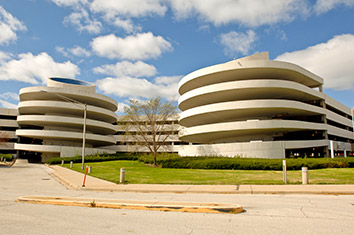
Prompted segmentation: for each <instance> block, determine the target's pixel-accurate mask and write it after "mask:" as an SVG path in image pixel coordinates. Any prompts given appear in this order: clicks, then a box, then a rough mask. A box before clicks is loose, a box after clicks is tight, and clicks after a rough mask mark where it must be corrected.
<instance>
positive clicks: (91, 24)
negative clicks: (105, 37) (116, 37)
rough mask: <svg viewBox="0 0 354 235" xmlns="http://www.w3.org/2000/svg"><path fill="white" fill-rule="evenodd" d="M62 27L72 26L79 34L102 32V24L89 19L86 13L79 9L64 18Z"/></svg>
mask: <svg viewBox="0 0 354 235" xmlns="http://www.w3.org/2000/svg"><path fill="white" fill-rule="evenodd" d="M64 25H73V26H74V27H75V29H77V30H78V31H79V32H82V31H87V32H88V33H91V34H98V33H100V32H101V31H102V23H101V22H99V21H98V20H96V19H91V18H90V16H89V14H88V12H87V11H86V10H84V9H83V8H81V9H80V10H79V11H76V12H73V13H71V14H70V15H68V16H66V17H65V18H64Z"/></svg>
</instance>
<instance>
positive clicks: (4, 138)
mask: <svg viewBox="0 0 354 235" xmlns="http://www.w3.org/2000/svg"><path fill="white" fill-rule="evenodd" d="M10 139H11V137H10V134H9V133H8V132H5V131H0V145H6V144H7V142H9V140H10Z"/></svg>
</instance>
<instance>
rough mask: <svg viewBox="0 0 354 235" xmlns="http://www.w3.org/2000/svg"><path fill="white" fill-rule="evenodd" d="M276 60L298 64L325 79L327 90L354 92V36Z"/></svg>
mask: <svg viewBox="0 0 354 235" xmlns="http://www.w3.org/2000/svg"><path fill="white" fill-rule="evenodd" d="M276 60H282V61H288V62H291V63H295V64H298V65H300V66H302V67H304V68H306V69H308V70H310V71H311V72H313V73H315V74H317V75H319V76H320V77H322V78H323V79H324V85H325V87H327V88H332V89H337V90H344V89H352V90H354V66H353V65H354V35H353V34H343V35H338V36H335V37H333V38H332V39H330V40H329V41H328V42H325V43H320V44H317V45H314V46H310V47H308V48H306V49H304V50H300V51H293V52H288V53H284V54H282V55H279V56H278V57H277V58H276Z"/></svg>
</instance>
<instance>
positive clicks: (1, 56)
mask: <svg viewBox="0 0 354 235" xmlns="http://www.w3.org/2000/svg"><path fill="white" fill-rule="evenodd" d="M12 57H13V54H12V53H9V52H3V51H0V63H2V62H4V61H6V60H9V59H11V58H12Z"/></svg>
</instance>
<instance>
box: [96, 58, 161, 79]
mask: <svg viewBox="0 0 354 235" xmlns="http://www.w3.org/2000/svg"><path fill="white" fill-rule="evenodd" d="M93 72H94V73H96V74H97V73H99V74H105V75H109V76H117V77H124V76H128V77H151V76H154V75H155V74H156V72H157V71H156V68H155V67H154V66H153V65H150V64H146V63H144V62H142V61H137V62H135V63H132V62H129V61H122V62H118V63H116V64H106V65H102V66H99V67H96V68H94V69H93Z"/></svg>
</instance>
